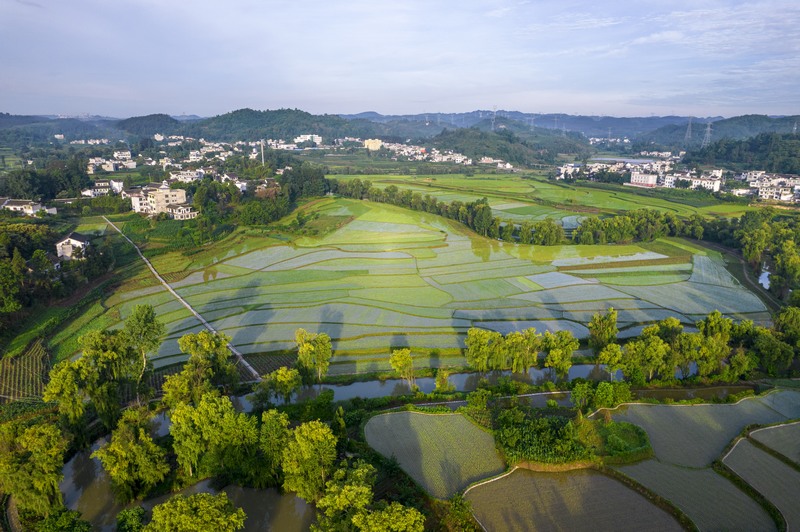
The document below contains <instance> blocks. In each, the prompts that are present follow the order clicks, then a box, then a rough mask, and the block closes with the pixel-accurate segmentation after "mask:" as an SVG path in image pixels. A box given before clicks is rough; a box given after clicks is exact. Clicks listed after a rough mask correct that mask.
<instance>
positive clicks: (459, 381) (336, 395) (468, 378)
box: [234, 364, 622, 411]
mask: <svg viewBox="0 0 800 532" xmlns="http://www.w3.org/2000/svg"><path fill="white" fill-rule="evenodd" d="M501 377H511V379H512V380H516V381H522V382H527V383H529V384H536V385H541V384H544V383H545V382H546V381H553V380H554V379H555V375H554V374H553V373H552V372H551V371H550V370H549V369H544V370H542V369H537V368H531V369H530V371H529V372H528V373H527V374H522V375H521V374H517V373H511V372H510V371H491V372H489V373H487V374H485V375H480V374H478V373H454V374H452V375H450V383H451V384H453V385H454V386H455V388H456V390H458V391H460V392H472V391H474V390H476V389H477V388H478V384H479V382H480V380H481V379H482V378H486V379H487V380H488V381H489V383H490V384H497V383H498V382H499V381H500V378H501ZM578 378H582V379H588V380H593V381H600V380H608V379H609V373H608V372H607V371H606V369H605V367H604V366H602V365H601V366H599V367H597V366H595V365H594V364H577V365H575V366H572V367H571V368H570V370H569V376H568V380H570V381H572V380H574V379H578ZM614 378H615V379H617V380H620V379H622V372H617V374H616V375H615V377H614ZM416 384H417V386H418V387H419V389H420V390H421V391H422V392H424V393H430V392H432V391H433V390H434V388H436V381H435V379H434V378H433V377H423V378H419V379H417V380H416ZM325 390H332V391H333V400H334V401H345V400H347V399H352V398H354V397H361V398H364V399H374V398H376V397H387V396H399V395H407V394H410V393H411V389H410V388H409V387H408V384H407V383H406V382H405V381H404V380H402V379H386V380H377V379H376V380H372V381H364V382H354V383H352V384H323V385H314V386H304V387H303V388H301V390H300V391H299V392H298V393H297V394H296V395H295V397H294V398H293V399H292V402H298V401H300V402H302V401H308V400H310V399H313V398H315V397H317V396H318V395H319V394H320V393H322V392H323V391H325ZM234 402H235V403H236V404H237V405H238V407H239V408H240V409H242V410H244V411H249V410H251V409H252V405H251V404H250V401H249V400H248V399H247V397H239V398H237V399H235V400H234ZM276 402H277V403H278V404H280V403H281V402H282V401H280V400H277V401H276Z"/></svg>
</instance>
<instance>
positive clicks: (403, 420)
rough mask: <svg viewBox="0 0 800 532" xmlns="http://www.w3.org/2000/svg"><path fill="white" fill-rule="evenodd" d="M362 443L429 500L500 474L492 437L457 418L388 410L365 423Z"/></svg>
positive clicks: (458, 415) (447, 415)
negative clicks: (414, 483) (390, 462)
mask: <svg viewBox="0 0 800 532" xmlns="http://www.w3.org/2000/svg"><path fill="white" fill-rule="evenodd" d="M364 434H365V436H366V439H367V443H369V444H370V446H372V447H373V448H374V449H375V450H376V451H378V452H379V453H381V454H382V455H384V456H386V457H391V456H394V457H395V458H396V459H397V461H398V463H399V464H400V467H402V468H403V470H404V471H405V472H406V473H408V474H409V475H410V476H411V478H413V479H414V480H416V481H417V482H418V483H419V484H420V485H421V486H422V487H423V488H425V490H426V491H427V492H428V493H430V494H431V495H433V496H434V497H438V498H442V499H446V498H449V497H451V496H453V495H455V494H456V493H459V492H461V491H463V490H464V489H466V487H467V486H469V485H470V484H471V483H473V482H476V481H478V480H482V479H484V478H487V477H491V476H493V475H497V474H499V473H502V471H503V469H504V468H505V464H503V461H502V460H501V459H500V457H499V456H498V454H497V451H496V450H495V448H494V438H493V437H492V435H491V434H489V433H487V432H484V431H483V430H481V429H479V428H478V427H476V426H475V425H473V424H472V423H470V422H469V421H468V420H467V419H466V418H465V417H464V416H462V415H461V414H422V413H419V412H394V413H389V414H381V415H379V416H375V417H373V418H372V419H370V420H369V421H368V422H367V424H366V426H365V427H364Z"/></svg>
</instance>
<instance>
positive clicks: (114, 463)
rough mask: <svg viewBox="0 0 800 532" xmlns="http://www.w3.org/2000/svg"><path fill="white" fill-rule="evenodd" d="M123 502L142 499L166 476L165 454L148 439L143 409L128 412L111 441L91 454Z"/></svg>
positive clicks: (148, 420) (150, 438)
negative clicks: (97, 460)
mask: <svg viewBox="0 0 800 532" xmlns="http://www.w3.org/2000/svg"><path fill="white" fill-rule="evenodd" d="M92 458H97V459H99V460H100V463H102V464H103V469H105V470H106V473H108V476H109V478H110V479H111V484H112V486H113V488H114V490H115V491H116V493H117V496H118V497H119V498H120V499H121V500H122V501H123V502H129V501H131V500H133V499H137V498H139V497H143V496H145V495H147V493H148V492H149V491H150V490H151V489H152V488H153V487H155V486H156V484H158V483H159V482H161V481H162V480H164V477H166V476H167V473H169V465H168V464H167V459H166V452H165V451H164V449H162V448H160V447H159V446H158V445H156V444H155V442H153V438H152V437H151V436H150V414H149V412H147V409H146V408H138V409H137V408H132V409H128V410H126V411H125V412H123V414H122V418H121V419H120V420H119V424H118V425H117V428H116V429H115V430H114V432H113V433H112V434H111V442H110V443H108V444H107V445H104V446H103V447H101V448H100V449H98V450H97V451H95V452H94V453H92Z"/></svg>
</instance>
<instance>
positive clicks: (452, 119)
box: [0, 109, 800, 153]
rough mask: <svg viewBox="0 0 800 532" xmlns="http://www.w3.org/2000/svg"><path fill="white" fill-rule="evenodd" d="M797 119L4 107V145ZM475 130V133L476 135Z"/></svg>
mask: <svg viewBox="0 0 800 532" xmlns="http://www.w3.org/2000/svg"><path fill="white" fill-rule="evenodd" d="M690 120H691V124H692V125H691V136H690V137H689V141H688V143H687V142H685V139H686V132H687V128H688V125H689V122H690ZM797 122H800V116H789V117H769V116H764V115H745V116H739V117H735V118H728V119H723V118H720V117H707V118H697V117H691V118H690V117H681V116H653V117H635V118H625V117H613V116H583V115H567V114H534V113H522V112H518V111H505V110H498V111H496V112H495V111H488V110H476V111H471V112H468V113H427V114H415V115H381V114H379V113H375V112H365V113H359V114H354V115H312V114H310V113H307V112H305V111H301V110H297V109H278V110H272V111H270V110H267V111H256V110H252V109H239V110H237V111H232V112H230V113H225V114H222V115H218V116H214V117H208V118H202V117H199V116H197V115H180V116H169V115H167V114H153V115H147V116H139V117H132V118H127V119H124V120H118V119H114V118H109V117H101V116H90V115H83V116H80V117H71V118H58V117H53V116H31V115H27V116H22V115H10V114H6V113H0V145H5V146H21V145H25V144H31V143H38V142H52V141H53V135H55V134H63V135H65V138H66V140H72V139H74V138H87V137H103V138H108V139H110V140H122V139H128V140H135V139H136V138H139V137H149V136H152V135H153V134H155V133H161V134H165V135H174V134H177V135H185V136H191V137H197V138H199V137H203V138H206V139H209V140H220V141H234V140H258V139H262V138H273V139H278V138H282V139H286V140H291V139H293V138H294V137H296V136H298V135H302V134H307V133H314V134H318V135H321V136H322V137H323V139H324V140H325V141H329V140H330V139H332V138H341V137H346V136H350V137H360V138H376V137H377V138H381V139H383V140H387V141H406V140H412V141H415V142H419V143H424V142H426V141H427V140H428V139H433V138H434V137H436V136H437V135H440V134H441V133H442V132H443V131H445V130H447V131H448V132H452V131H453V130H459V129H465V128H477V129H478V130H480V131H483V132H489V133H493V132H494V133H499V132H502V131H503V130H505V131H509V132H512V133H513V134H514V135H515V136H516V137H518V138H519V140H521V141H524V142H526V143H527V145H528V147H529V148H531V149H533V150H537V149H538V150H548V151H550V150H554V149H565V148H568V149H569V151H568V153H574V152H575V150H579V149H582V148H580V147H579V146H585V144H586V139H587V138H588V137H599V138H606V137H612V138H622V137H626V138H629V139H631V140H632V141H634V142H641V143H647V144H651V143H652V144H655V145H659V146H664V147H671V148H678V147H684V146H686V147H689V148H694V147H699V146H700V144H701V143H702V142H703V139H704V137H705V134H706V126H707V125H708V124H711V132H710V134H711V140H712V142H713V141H716V140H719V139H723V138H727V139H733V140H740V139H746V138H750V137H753V136H755V135H758V134H761V133H791V132H792V130H793V129H794V128H795V124H796V123H797ZM474 137H475V136H474V135H473V139H474ZM557 137H558V138H561V139H562V140H559V141H558V142H559V143H560V144H561V146H556V145H555V144H554V142H555V141H554V139H556V138H557ZM545 139H547V140H546V141H545ZM567 141H568V142H567ZM537 143H538V144H537ZM542 143H545V144H546V146H544V145H542ZM562 153H563V152H562Z"/></svg>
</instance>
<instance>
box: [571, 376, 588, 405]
mask: <svg viewBox="0 0 800 532" xmlns="http://www.w3.org/2000/svg"><path fill="white" fill-rule="evenodd" d="M570 400H571V401H572V404H573V405H575V407H576V408H577V409H578V410H583V409H584V408H586V407H587V406H589V405H590V404H592V401H593V400H594V388H592V385H591V384H590V383H588V382H579V383H578V384H576V385H575V386H573V387H572V391H571V392H570Z"/></svg>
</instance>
